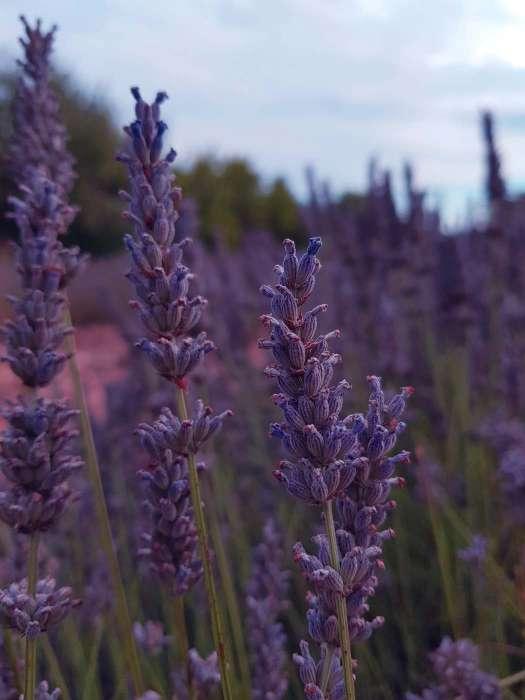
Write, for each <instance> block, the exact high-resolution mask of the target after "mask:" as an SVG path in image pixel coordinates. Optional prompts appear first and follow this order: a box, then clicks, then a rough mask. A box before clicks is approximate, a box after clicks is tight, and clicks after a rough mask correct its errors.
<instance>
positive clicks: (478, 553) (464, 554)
mask: <svg viewBox="0 0 525 700" xmlns="http://www.w3.org/2000/svg"><path fill="white" fill-rule="evenodd" d="M488 546H489V541H488V539H487V538H486V537H484V536H483V535H472V538H471V540H470V543H469V545H468V546H467V547H465V548H463V549H459V550H458V557H459V558H460V559H461V560H462V561H464V562H466V563H467V564H470V565H471V566H473V567H474V568H476V569H481V568H482V567H483V565H484V564H485V562H486V560H487V554H488Z"/></svg>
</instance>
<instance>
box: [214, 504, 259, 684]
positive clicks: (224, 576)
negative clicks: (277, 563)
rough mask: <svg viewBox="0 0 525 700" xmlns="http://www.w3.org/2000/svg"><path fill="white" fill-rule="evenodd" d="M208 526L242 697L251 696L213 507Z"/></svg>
mask: <svg viewBox="0 0 525 700" xmlns="http://www.w3.org/2000/svg"><path fill="white" fill-rule="evenodd" d="M210 526H211V539H212V543H213V547H214V549H215V553H216V556H217V564H218V567H219V573H220V580H221V584H222V589H223V592H224V598H225V600H226V609H227V611H228V617H229V621H230V629H231V633H232V637H233V643H234V645H235V655H236V658H237V664H238V669H239V671H240V676H241V684H242V689H243V697H244V698H250V697H251V687H250V686H251V682H250V667H249V663H248V655H247V653H246V644H245V641H244V634H243V630H242V622H241V615H240V611H239V605H238V603H237V596H236V594H235V586H234V583H233V577H232V574H231V569H230V565H229V562H228V556H227V554H226V550H225V547H224V543H223V541H222V537H221V532H220V528H219V519H218V516H217V511H216V509H215V508H214V507H211V508H210ZM230 658H231V650H230Z"/></svg>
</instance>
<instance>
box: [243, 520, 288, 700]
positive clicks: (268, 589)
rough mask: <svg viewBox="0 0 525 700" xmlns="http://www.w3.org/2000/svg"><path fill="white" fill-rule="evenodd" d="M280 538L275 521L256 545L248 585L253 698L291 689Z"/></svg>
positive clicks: (277, 698)
mask: <svg viewBox="0 0 525 700" xmlns="http://www.w3.org/2000/svg"><path fill="white" fill-rule="evenodd" d="M282 559H283V552H282V545H281V537H280V535H279V532H278V531H277V528H276V525H275V523H274V521H273V520H271V519H269V520H268V521H267V522H266V524H265V526H264V530H263V541H262V542H261V543H260V544H259V545H258V546H257V547H256V549H255V552H254V556H253V564H252V572H251V577H250V580H249V582H248V585H247V596H246V604H247V608H248V616H247V629H248V639H249V646H250V651H251V659H252V696H253V698H254V700H270V699H271V700H281V698H282V697H283V696H284V695H285V693H286V690H287V688H288V678H287V676H286V673H285V670H284V669H285V666H286V651H285V649H286V635H285V633H284V628H283V625H282V624H281V623H280V622H278V617H279V615H280V613H281V612H282V611H283V609H284V608H286V607H287V604H288V601H287V596H288V572H286V571H283V570H282Z"/></svg>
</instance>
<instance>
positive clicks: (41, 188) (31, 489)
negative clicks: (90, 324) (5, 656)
mask: <svg viewBox="0 0 525 700" xmlns="http://www.w3.org/2000/svg"><path fill="white" fill-rule="evenodd" d="M22 23H23V25H24V29H25V32H26V37H25V38H24V39H22V40H21V44H22V47H23V50H24V60H23V61H20V62H19V65H20V67H21V73H20V76H19V80H18V85H17V90H16V96H15V103H14V129H13V135H12V138H11V142H10V145H9V153H8V162H9V167H10V171H11V175H12V177H13V180H14V181H15V182H16V184H17V185H18V187H19V190H20V194H19V196H18V197H11V198H10V199H9V203H10V205H11V212H10V216H11V217H12V218H13V219H14V220H15V223H16V224H17V226H18V229H19V234H20V238H19V244H18V246H17V269H18V272H19V275H20V278H21V282H22V288H23V291H22V295H21V296H20V297H19V298H16V297H10V301H11V304H12V306H13V309H14V313H15V318H14V319H13V320H11V321H8V322H7V323H6V324H5V326H4V328H3V330H2V334H3V336H4V339H5V344H6V355H5V356H4V357H2V358H1V359H2V360H3V361H6V362H7V363H8V364H9V366H10V367H11V370H12V371H13V373H14V374H16V375H17V376H18V377H19V378H20V379H21V380H22V382H23V383H24V384H25V385H26V386H27V387H30V388H31V389H33V392H32V395H31V399H30V400H28V401H26V402H22V401H21V400H20V401H19V402H18V403H17V404H14V405H10V406H9V407H8V408H7V410H6V412H5V417H6V418H7V421H8V428H7V430H6V431H4V433H3V434H2V436H1V438H0V468H1V469H2V471H3V473H4V475H5V476H6V477H7V480H8V483H9V487H8V488H7V489H6V490H5V491H3V492H2V493H1V494H0V517H1V518H2V520H4V522H6V523H7V524H9V525H10V526H11V527H12V528H13V529H15V530H16V531H18V532H21V533H24V534H27V535H29V538H30V547H29V562H28V578H27V581H26V582H25V583H24V582H23V583H21V584H12V585H11V587H10V589H8V590H6V591H3V592H2V612H3V615H4V616H5V617H6V618H7V619H8V623H9V624H10V625H11V626H13V627H14V628H15V629H16V630H17V631H18V632H20V633H21V634H23V635H25V636H26V638H27V642H26V663H25V690H24V696H25V698H26V700H33V698H34V693H35V685H36V646H35V642H34V638H35V636H36V635H37V634H38V633H40V632H43V631H46V630H47V628H48V626H49V625H51V624H55V623H57V622H59V621H60V620H61V619H62V618H63V617H64V615H65V614H66V613H67V612H68V610H69V609H70V608H71V607H72V606H74V604H75V603H74V602H73V601H72V600H71V598H70V592H69V589H67V588H62V589H59V590H58V591H54V587H55V584H54V581H53V580H52V579H43V580H40V581H38V533H39V532H41V531H45V530H47V529H48V528H50V527H51V526H53V525H54V524H55V523H56V521H57V519H58V517H59V516H60V515H61V513H62V512H63V510H64V508H65V506H66V504H67V501H68V499H69V490H68V488H67V486H66V484H65V482H66V480H67V479H68V477H69V476H71V474H72V473H73V472H74V471H76V470H77V469H78V468H79V467H80V466H81V464H82V462H81V460H80V459H79V458H78V457H76V456H75V455H74V454H73V453H72V450H71V444H70V443H71V441H72V440H73V439H74V438H75V437H76V433H75V432H74V431H71V430H70V428H69V427H67V423H68V422H69V421H70V419H71V418H72V417H73V416H74V415H75V412H72V411H68V410H67V408H66V406H65V404H63V403H61V402H51V401H44V400H39V399H37V398H36V388H37V387H43V386H46V385H48V384H49V383H50V382H51V381H52V380H53V378H54V377H55V376H56V375H57V373H58V372H59V371H60V370H61V369H62V367H63V365H64V362H65V360H66V359H67V355H66V354H64V353H63V352H61V350H60V346H61V344H62V342H63V340H64V338H65V337H66V335H68V334H70V333H71V332H72V329H71V328H70V327H69V325H68V324H67V323H65V322H64V316H65V314H66V309H67V299H66V297H65V295H64V293H63V289H64V287H65V286H66V284H67V283H68V282H69V281H70V280H71V279H72V277H73V276H74V275H75V274H76V272H77V271H78V269H79V267H80V266H81V264H82V262H83V257H82V256H81V255H80V254H79V251H78V249H77V248H72V249H69V250H67V249H65V248H64V246H63V244H62V242H61V241H60V240H59V237H60V236H63V235H64V234H65V233H66V231H67V228H68V226H69V224H70V223H71V221H72V220H73V218H74V216H75V213H76V212H75V209H74V208H72V207H71V206H70V205H69V204H68V202H67V195H68V193H69V191H70V189H71V187H72V185H73V181H74V172H73V160H72V158H71V156H70V155H69V153H68V152H67V148H66V131H65V128H64V126H63V124H62V123H61V121H60V118H59V109H58V100H57V98H56V96H55V94H54V93H53V90H52V89H51V85H50V75H49V57H50V53H51V49H52V43H53V36H54V31H55V29H54V28H53V29H52V30H51V31H50V32H48V33H44V32H42V29H41V23H40V21H38V22H37V24H36V27H31V26H30V25H29V24H28V23H27V21H26V20H25V19H24V18H23V17H22ZM24 586H25V588H24ZM41 688H43V690H42V693H44V691H45V695H44V694H42V693H40V691H39V693H40V695H41V696H42V697H57V695H56V693H53V694H47V686H45V688H44V687H43V686H41Z"/></svg>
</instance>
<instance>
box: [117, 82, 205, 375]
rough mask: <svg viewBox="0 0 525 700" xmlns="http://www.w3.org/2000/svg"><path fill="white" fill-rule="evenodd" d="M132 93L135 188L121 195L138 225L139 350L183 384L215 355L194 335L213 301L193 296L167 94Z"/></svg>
mask: <svg viewBox="0 0 525 700" xmlns="http://www.w3.org/2000/svg"><path fill="white" fill-rule="evenodd" d="M132 93H133V96H134V98H135V100H136V105H135V112H136V116H137V119H136V121H134V122H133V123H132V124H131V125H130V126H127V127H126V128H125V131H126V133H127V134H128V136H129V137H130V144H129V146H130V147H129V149H128V150H127V151H126V152H125V153H121V154H120V155H119V156H118V157H119V160H122V161H123V162H124V163H125V164H126V165H127V168H128V171H129V179H130V187H131V192H130V193H128V192H121V193H120V194H121V196H122V197H123V199H124V200H125V201H126V203H127V209H126V211H125V212H124V215H125V217H126V218H127V219H128V220H129V221H131V222H132V223H133V227H134V235H133V236H131V235H128V236H126V237H125V243H126V247H127V248H128V250H129V253H130V256H131V259H132V268H131V270H130V272H129V273H128V279H129V280H130V282H131V283H132V284H133V285H134V287H135V291H136V294H137V299H135V300H134V301H133V302H132V306H133V307H134V308H135V309H136V310H137V311H138V313H139V315H140V318H141V320H142V323H143V324H144V328H145V330H146V332H147V334H148V337H147V338H142V339H141V340H140V341H139V342H138V343H137V347H139V348H140V349H141V350H143V351H144V352H145V354H146V356H147V358H148V359H149V361H150V362H151V363H152V365H153V366H154V368H155V369H156V370H157V371H158V372H159V374H160V375H161V376H162V377H164V378H165V379H168V380H169V381H172V382H175V383H177V384H179V385H183V384H184V378H185V377H186V375H187V374H188V373H189V372H190V371H191V370H192V369H193V368H194V367H195V365H196V364H197V363H198V362H199V360H200V359H201V358H202V357H203V355H205V354H206V353H208V352H210V351H211V350H213V349H214V345H213V343H211V342H210V341H209V340H207V338H206V334H205V333H199V334H198V335H196V336H194V337H191V336H190V335H189V334H190V332H191V331H192V330H193V329H194V328H195V326H196V325H197V324H198V322H199V319H200V316H201V313H202V309H203V308H204V307H205V306H206V303H207V302H206V300H205V299H203V298H202V297H199V296H197V297H189V296H188V291H189V283H190V281H191V279H192V277H193V275H192V274H191V273H190V270H189V269H188V268H187V267H185V266H184V265H183V264H182V254H183V250H184V247H185V246H186V245H187V244H188V239H186V240H183V241H181V242H180V243H175V223H176V221H177V219H178V218H179V214H178V208H179V205H180V202H181V198H182V193H181V190H180V188H178V187H176V186H175V185H174V179H175V177H174V175H173V173H172V170H171V168H172V163H173V161H174V159H175V155H176V154H175V151H173V149H172V150H170V151H169V152H168V154H167V155H166V156H165V157H162V142H163V135H164V132H165V131H166V129H167V126H166V124H165V123H164V122H163V121H161V119H160V106H161V104H162V103H163V102H164V100H165V99H166V98H167V95H166V93H164V92H159V93H158V94H157V97H156V99H155V101H154V102H153V104H151V105H149V104H147V103H146V102H144V101H143V99H142V97H141V96H140V92H139V90H138V88H132Z"/></svg>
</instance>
